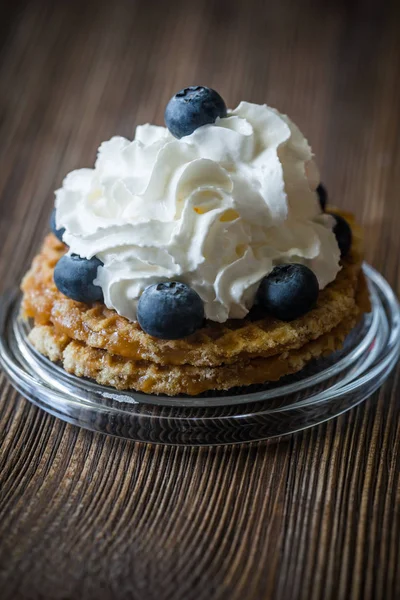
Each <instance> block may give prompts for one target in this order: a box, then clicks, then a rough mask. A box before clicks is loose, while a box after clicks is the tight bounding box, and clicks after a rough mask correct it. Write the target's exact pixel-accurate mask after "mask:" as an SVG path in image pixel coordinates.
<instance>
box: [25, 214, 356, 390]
mask: <svg viewBox="0 0 400 600" xmlns="http://www.w3.org/2000/svg"><path fill="white" fill-rule="evenodd" d="M345 216H346V218H347V220H348V221H350V223H351V225H352V229H353V238H354V239H353V245H352V249H351V252H350V254H349V256H348V257H347V258H346V259H345V260H344V261H343V268H342V269H341V271H340V272H339V274H338V276H337V278H336V280H335V281H334V282H333V283H331V284H330V285H328V286H327V287H326V288H325V289H324V290H322V291H321V292H320V294H319V298H318V303H317V305H316V307H315V308H314V309H313V310H311V311H310V312H308V313H307V314H306V315H304V316H302V317H300V318H299V319H296V320H294V321H291V322H290V323H287V322H283V321H279V320H276V319H274V318H272V317H263V318H258V319H257V318H253V319H252V318H251V317H249V316H248V317H246V318H245V319H241V320H230V321H227V322H226V323H214V322H211V321H208V322H207V323H206V325H205V327H203V328H202V329H200V330H199V331H197V332H196V333H195V334H193V335H191V336H189V337H187V338H185V339H182V340H172V341H170V340H159V339H156V338H153V337H151V336H149V335H147V334H146V333H144V332H143V331H142V330H141V329H140V326H139V325H138V324H137V323H132V322H130V321H128V320H127V319H125V318H124V317H121V316H119V315H118V314H117V313H116V312H115V311H113V310H110V309H108V308H106V306H105V305H104V304H94V305H91V306H90V305H86V304H82V303H79V302H75V301H73V300H70V299H69V298H67V297H66V296H64V295H63V294H61V293H60V292H59V291H58V290H57V288H56V286H55V284H54V282H53V271H54V266H55V264H56V263H57V261H58V260H59V258H60V257H61V256H62V255H63V254H64V252H65V250H66V248H65V246H64V244H62V243H61V242H59V241H58V240H57V239H56V238H55V237H54V236H53V235H48V236H47V237H46V239H45V241H44V244H43V247H42V249H41V252H40V253H39V255H38V256H37V257H36V258H35V259H34V261H33V264H32V267H31V269H30V271H29V272H28V273H27V274H26V276H25V278H24V280H23V283H22V290H23V292H24V298H23V305H22V313H23V315H24V316H25V317H32V318H33V319H34V320H35V324H38V325H48V326H51V327H54V330H55V331H56V332H57V335H66V336H67V338H69V339H72V340H75V341H76V342H80V343H81V344H82V347H83V348H84V347H85V346H88V347H92V348H95V349H102V350H105V351H107V352H108V353H110V354H112V355H115V356H118V357H124V358H127V359H130V360H131V361H132V360H133V361H146V362H150V363H155V364H157V365H159V366H165V365H176V366H178V365H191V366H193V367H217V366H220V365H230V364H231V365H235V364H236V363H237V362H240V363H244V362H246V361H247V364H250V363H249V361H250V360H252V359H255V358H260V357H262V358H268V357H272V356H276V355H280V356H282V355H283V354H284V353H285V352H288V351H294V350H296V349H301V348H303V347H304V346H305V345H306V344H308V343H309V342H311V341H312V340H317V339H318V338H320V337H321V336H322V335H324V334H326V333H328V332H330V331H333V330H334V329H335V328H336V327H338V326H339V325H340V324H341V323H342V322H343V321H344V320H345V319H352V318H353V317H354V316H355V315H356V314H357V312H358V307H357V303H356V299H355V293H356V287H357V281H358V276H359V273H360V269H361V263H362V258H363V249H362V236H361V232H360V229H359V228H358V227H357V226H356V225H355V223H354V221H353V220H351V217H350V216H349V215H347V214H346V215H345ZM76 347H77V348H78V347H80V346H79V345H77V346H76ZM154 368H156V367H154ZM234 368H235V369H237V366H235V367H234ZM232 385H236V384H234V383H232ZM141 389H142V388H141ZM222 389H224V388H222Z"/></svg>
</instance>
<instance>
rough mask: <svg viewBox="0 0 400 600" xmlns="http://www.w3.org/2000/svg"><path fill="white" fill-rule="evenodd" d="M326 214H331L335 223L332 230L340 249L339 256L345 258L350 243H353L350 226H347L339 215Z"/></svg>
mask: <svg viewBox="0 0 400 600" xmlns="http://www.w3.org/2000/svg"><path fill="white" fill-rule="evenodd" d="M328 214H331V215H332V217H333V218H334V219H335V221H336V225H335V226H334V228H333V233H334V234H335V236H336V241H337V243H338V246H339V249H340V254H341V256H346V255H347V254H348V253H349V250H350V248H351V243H352V241H353V234H352V232H351V228H350V225H349V224H348V222H347V221H346V219H344V218H343V217H341V216H340V215H333V214H332V213H328Z"/></svg>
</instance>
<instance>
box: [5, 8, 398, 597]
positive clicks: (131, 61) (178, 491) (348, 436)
mask: <svg viewBox="0 0 400 600" xmlns="http://www.w3.org/2000/svg"><path fill="white" fill-rule="evenodd" d="M394 4H395V3H393V8H392V9H391V8H390V6H389V4H388V3H386V5H385V3H383V2H378V1H370V2H369V1H365V2H359V3H356V2H352V3H348V2H340V1H337V2H330V1H328V0H327V1H325V2H322V1H321V2H320V3H316V2H314V3H313V2H306V1H305V0H301V1H300V2H293V3H289V2H286V1H285V0H281V1H280V2H262V1H261V0H260V1H257V0H247V1H246V2H243V3H240V2H236V1H233V0H231V1H230V2H228V1H227V0H226V1H217V0H214V1H212V0H197V1H196V2H190V1H188V0H187V1H183V0H182V1H181V2H178V3H171V2H164V3H162V2H159V3H157V4H156V3H154V2H151V1H147V2H146V1H141V2H135V1H129V0H126V1H120V0H113V1H112V2H101V1H97V2H92V3H89V2H86V1H83V0H81V1H76V2H75V1H68V2H61V1H58V2H50V1H48V2H46V1H44V0H43V1H38V2H34V1H31V2H29V1H21V0H14V2H8V3H7V2H6V3H3V4H2V6H1V9H0V11H1V15H0V16H1V18H0V26H1V36H0V44H1V55H0V78H1V105H0V114H1V121H0V127H1V130H0V144H1V148H0V152H1V159H0V170H1V177H0V186H1V200H0V246H1V255H0V281H1V286H2V288H6V287H8V286H10V285H14V284H16V283H17V282H18V281H19V279H20V278H21V276H22V274H23V273H24V271H25V269H26V268H27V266H28V264H29V261H30V260H31V258H32V256H33V255H34V253H35V250H36V249H37V247H38V244H39V243H40V240H41V238H42V236H43V235H44V233H45V232H46V230H47V218H48V214H49V212H50V209H51V207H52V204H53V190H54V189H55V188H56V187H58V186H59V185H60V184H61V181H62V178H63V176H64V175H65V174H66V173H67V172H69V171H70V170H71V169H74V168H77V167H81V166H91V165H92V163H93V161H94V158H95V154H96V150H97V147H98V145H99V144H100V142H101V141H102V140H105V139H108V138H110V137H111V136H112V135H114V134H120V135H125V136H127V137H130V136H132V134H133V131H134V127H135V126H136V124H139V123H142V122H148V121H151V122H155V123H162V118H163V110H164V107H165V104H166V102H167V100H168V99H169V97H170V96H171V95H172V94H173V93H174V92H175V91H176V90H178V89H180V88H181V87H183V86H184V85H187V84H192V83H205V84H208V85H210V86H212V87H215V88H217V89H218V90H219V91H220V92H221V94H222V95H223V96H224V97H225V98H226V99H227V101H228V103H229V105H230V106H235V105H236V104H237V103H238V101H239V100H240V99H242V98H245V99H248V100H252V101H255V102H260V103H262V102H265V101H266V102H268V103H269V104H271V105H272V106H277V107H279V108H280V110H282V111H284V112H287V113H288V114H290V115H291V116H292V117H293V119H294V121H295V122H296V123H298V124H299V126H300V128H301V129H302V130H303V131H304V132H306V134H307V137H308V138H309V140H310V142H311V143H312V146H313V148H314V150H315V152H316V155H317V157H318V162H319V165H320V170H321V173H322V175H323V180H324V181H325V183H326V185H327V187H328V189H329V192H330V197H331V199H332V200H333V201H334V202H335V203H336V204H338V205H340V206H342V207H346V208H349V209H351V210H353V211H354V212H355V213H356V214H357V217H358V218H359V219H360V220H361V221H362V222H363V224H364V226H365V229H366V239H367V259H368V260H369V261H370V262H371V263H372V264H373V265H374V266H375V267H377V268H378V269H379V270H380V271H381V272H382V273H383V275H384V276H385V277H386V278H387V279H388V280H389V282H390V283H391V284H392V285H393V286H394V288H395V289H396V288H397V292H399V289H400V261H399V252H400V201H399V190H400V41H399V36H398V32H399V26H400V19H399V13H398V10H396V9H395V8H394ZM399 373H400V370H399V369H398V370H397V372H395V373H393V374H392V376H391V377H390V379H389V380H388V381H387V383H386V384H385V385H384V386H383V387H382V389H381V390H380V391H379V392H378V393H376V394H374V396H373V397H372V398H370V399H369V400H368V401H367V402H366V403H365V404H363V405H361V406H359V407H358V408H357V409H354V410H352V411H351V412H349V413H347V414H345V415H343V416H342V417H340V418H339V419H336V420H334V421H332V422H330V423H326V424H324V425H321V426H319V427H316V428H314V429H312V430H309V431H304V432H302V433H299V434H297V435H294V436H291V437H288V438H286V439H282V440H281V441H276V442H273V443H259V444H254V445H247V446H246V445H245V446H240V447H218V448H204V449H195V448H176V447H162V446H158V447H155V446H146V445H141V444H134V443H130V442H127V441H123V440H119V439H111V438H110V439H109V438H106V437H102V436H100V435H95V434H93V433H90V432H87V431H82V430H79V429H78V428H76V427H72V426H69V425H66V424H64V423H62V422H60V421H57V420H55V419H54V418H52V417H51V416H49V415H47V414H45V413H44V412H42V411H41V410H39V409H37V408H35V407H34V406H32V405H31V404H29V402H27V401H26V400H24V399H23V398H21V397H20V396H19V395H18V394H17V393H16V392H15V391H14V390H13V389H12V388H11V386H10V385H9V383H8V382H7V380H6V379H5V378H4V377H2V378H1V380H0V385H1V387H0V513H1V519H0V590H1V591H0V596H1V598H2V599H3V600H7V599H12V600H18V599H20V598H26V599H32V600H33V599H39V598H40V599H46V600H47V599H52V598H57V599H62V600H71V599H83V600H86V599H88V600H89V599H100V600H102V599H111V598H113V599H115V598H117V599H131V598H132V599H135V600H136V599H138V600H153V599H154V600H167V599H168V600H169V599H171V600H178V599H179V600H202V599H204V600H209V599H224V600H225V599H227V600H261V599H273V600H275V599H276V600H286V599H290V600H299V599H307V600H318V599H323V600H342V599H347V598H349V599H351V600H372V599H378V600H391V599H395V598H400V572H399V560H400V545H399V539H400V502H399V500H400V487H399V472H400V402H399V394H400V384H399Z"/></svg>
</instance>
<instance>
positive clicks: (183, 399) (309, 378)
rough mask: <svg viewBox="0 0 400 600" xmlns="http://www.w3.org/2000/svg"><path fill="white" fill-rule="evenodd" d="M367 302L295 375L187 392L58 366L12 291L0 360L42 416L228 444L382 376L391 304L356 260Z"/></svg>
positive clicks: (325, 408)
mask: <svg viewBox="0 0 400 600" xmlns="http://www.w3.org/2000/svg"><path fill="white" fill-rule="evenodd" d="M364 272H365V275H366V277H367V280H368V284H369V288H370V292H371V301H372V311H371V313H370V314H368V315H365V317H364V318H363V320H362V322H361V323H360V324H359V325H358V326H357V327H356V328H355V329H354V330H353V331H352V332H351V334H350V335H349V336H348V338H347V339H346V342H345V344H344V347H343V348H342V349H341V350H340V351H339V352H335V353H334V354H332V355H330V356H329V357H327V358H324V359H319V360H315V361H313V362H312V363H310V364H309V365H308V366H307V367H306V368H305V369H303V370H302V371H301V372H300V373H297V374H296V375H292V376H289V377H285V378H283V379H281V380H280V381H279V382H276V383H273V384H272V383H271V384H267V385H263V386H260V385H258V386H250V387H247V388H240V389H239V388H238V389H233V390H231V391H230V392H229V393H228V394H227V393H214V394H211V393H209V394H202V395H201V396H197V397H190V396H179V397H175V398H170V397H167V396H155V395H154V396H153V395H148V394H143V393H139V392H134V391H131V392H127V391H117V390H115V389H113V388H111V387H105V386H101V385H98V384H96V383H94V382H93V381H89V380H86V379H81V378H78V377H75V376H73V375H70V374H68V373H66V372H65V371H64V370H63V369H62V368H61V367H60V366H59V365H57V364H53V363H51V362H50V361H49V360H48V359H46V358H45V357H43V356H42V355H40V354H39V353H38V352H36V350H35V349H34V348H33V347H32V346H31V345H30V343H29V341H28V339H27V336H28V334H29V330H30V324H29V323H26V322H24V321H23V320H22V319H21V318H20V317H19V304H20V298H19V295H18V292H17V291H14V292H9V293H7V294H5V295H4V296H3V297H2V298H1V302H0V364H1V366H2V368H3V369H4V371H5V373H6V374H7V375H8V377H9V379H10V380H11V382H12V384H13V385H14V387H15V388H16V389H17V390H18V391H19V392H20V393H21V394H22V395H23V396H25V397H26V398H27V399H28V400H30V401H31V402H33V403H34V404H36V405H37V406H39V407H41V408H43V409H44V410H46V411H47V412H49V413H51V414H52V415H54V416H56V417H59V418H61V419H63V420H64V421H68V422H69V423H73V424H74V425H78V426H80V427H84V428H86V429H91V430H93V431H99V432H101V433H105V434H109V435H115V436H119V437H123V438H128V439H132V440H137V441H142V442H150V443H163V444H181V445H213V444H234V443H242V442H249V441H256V440H262V439H267V438H271V437H275V436H281V435H285V434H288V433H292V432H295V431H298V430H300V429H305V428H306V427H312V426H313V425H316V424H318V423H321V422H323V421H326V420H328V419H331V418H333V417H336V416H337V415H339V414H341V413H342V412H344V411H346V410H349V409H350V408H352V407H353V406H356V405H357V404H359V403H360V402H362V401H363V400H364V399H366V398H367V397H368V396H370V394H372V392H374V391H375V390H376V389H377V388H378V387H379V386H380V385H381V384H382V382H383V381H384V380H385V379H386V378H387V376H388V375H389V373H390V371H391V370H392V369H393V367H394V365H395V364H396V362H397V360H398V358H399V355H400V309H399V304H398V301H397V299H396V297H395V295H394V294H393V291H392V289H391V288H390V286H389V284H388V283H387V282H386V281H385V280H384V278H383V277H382V276H381V275H380V274H379V273H378V272H377V271H375V270H374V269H373V268H372V267H370V266H369V265H364Z"/></svg>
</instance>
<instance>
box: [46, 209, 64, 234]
mask: <svg viewBox="0 0 400 600" xmlns="http://www.w3.org/2000/svg"><path fill="white" fill-rule="evenodd" d="M50 229H51V231H52V232H53V233H54V235H55V236H56V238H58V239H59V240H60V242H62V241H63V235H64V233H65V228H64V227H60V229H57V225H56V209H55V208H54V209H53V212H52V213H51V215H50Z"/></svg>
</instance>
